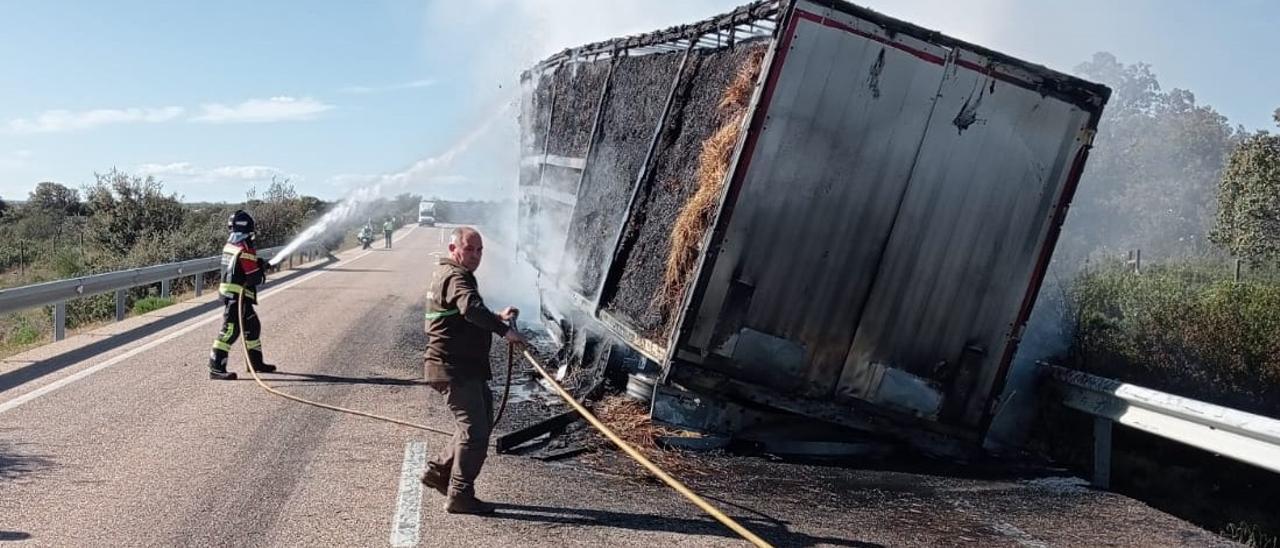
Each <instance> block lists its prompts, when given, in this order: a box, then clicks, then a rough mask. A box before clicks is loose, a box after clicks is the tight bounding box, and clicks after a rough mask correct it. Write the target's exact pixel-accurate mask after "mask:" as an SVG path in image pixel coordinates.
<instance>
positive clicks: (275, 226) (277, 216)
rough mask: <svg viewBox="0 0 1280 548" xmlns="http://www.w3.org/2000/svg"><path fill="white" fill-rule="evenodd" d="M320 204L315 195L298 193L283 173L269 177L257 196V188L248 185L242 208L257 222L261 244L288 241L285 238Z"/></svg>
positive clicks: (269, 245) (309, 216)
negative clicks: (267, 182) (260, 194)
mask: <svg viewBox="0 0 1280 548" xmlns="http://www.w3.org/2000/svg"><path fill="white" fill-rule="evenodd" d="M322 207H324V202H322V201H320V199H319V198H315V197H312V196H299V195H298V192H297V190H295V189H294V188H293V182H291V181H290V180H289V179H288V178H287V177H272V178H271V184H269V185H267V190H266V192H264V193H263V194H262V197H261V198H259V197H258V191H257V189H251V190H250V191H249V193H248V196H247V200H246V201H245V208H246V209H248V210H249V212H250V214H252V215H253V219H254V221H255V222H256V223H257V240H258V245H259V246H261V247H271V246H277V245H284V244H286V243H288V240H289V238H291V237H293V236H294V235H295V234H297V232H298V231H299V230H301V229H302V228H303V225H304V224H306V222H307V221H308V220H310V219H312V218H314V217H315V216H316V215H317V214H318V213H319V211H320V209H321V208H322Z"/></svg>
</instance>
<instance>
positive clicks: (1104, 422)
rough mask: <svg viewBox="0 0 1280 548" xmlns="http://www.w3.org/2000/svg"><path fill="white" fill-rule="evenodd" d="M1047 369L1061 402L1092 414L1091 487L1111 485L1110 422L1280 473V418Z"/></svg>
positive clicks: (1084, 374) (1077, 373)
mask: <svg viewBox="0 0 1280 548" xmlns="http://www.w3.org/2000/svg"><path fill="white" fill-rule="evenodd" d="M1047 368H1048V371H1047V373H1048V376H1049V379H1050V381H1051V382H1052V383H1053V385H1054V386H1055V387H1056V388H1057V389H1058V390H1059V391H1060V393H1061V397H1062V403H1063V404H1064V405H1066V406H1067V407H1069V408H1071V409H1075V410H1077V411H1082V412H1085V413H1088V414H1090V415H1093V417H1094V426H1093V434H1094V446H1093V449H1094V451H1093V484H1094V485H1097V486H1099V487H1107V486H1108V485H1109V484H1110V480H1111V426H1112V424H1113V423H1120V424H1123V425H1125V426H1128V427H1130V428H1135V429H1138V430H1141V431H1143V432H1147V433H1150V434H1155V435H1157V436H1160V437H1163V438H1166V439H1170V440H1173V441H1177V442H1180V443H1183V444H1186V445H1190V446H1192V447H1196V448H1199V449H1203V450H1205V451H1209V452H1212V453H1216V454H1219V455H1222V456H1224V457H1228V458H1231V459H1235V460H1238V461H1241V462H1246V463H1249V464H1252V465H1255V466H1259V467H1261V468H1264V469H1267V470H1270V471H1272V472H1280V420H1276V419H1272V418H1269V417H1264V416H1261V415H1254V414H1252V413H1245V412H1244V411H1238V410H1235V409H1231V408H1229V407H1222V406H1220V405H1213V404H1210V403H1204V402H1201V401H1197V400H1193V399H1190V398H1184V397H1181V396H1175V395H1173V394H1168V393H1165V392H1160V391H1158V390H1152V389H1149V388H1143V387H1141V386H1135V385H1132V384H1127V383H1123V382H1119V381H1116V380H1112V379H1107V378H1103V377H1098V376H1095V375H1090V374H1088V373H1083V372H1080V371H1075V370H1072V369H1067V368H1065V367H1058V366H1047Z"/></svg>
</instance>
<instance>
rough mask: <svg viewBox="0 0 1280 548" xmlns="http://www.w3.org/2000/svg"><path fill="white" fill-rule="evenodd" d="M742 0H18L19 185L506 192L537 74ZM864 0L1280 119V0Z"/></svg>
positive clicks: (8, 27)
mask: <svg viewBox="0 0 1280 548" xmlns="http://www.w3.org/2000/svg"><path fill="white" fill-rule="evenodd" d="M739 3H740V2H737V1H731V0H729V1H726V0H684V1H681V0H648V1H640V0H625V1H618V2H605V1H592V0H561V1H557V0H509V1H502V0H473V1H471V2H436V1H430V2H418V1H409V0H370V1H362V2H314V1H311V2H303V1H272V2H248V1H235V0H232V1H222V2H196V1H174V2H141V1H136V0H122V1H112V2H96V1H92V2H91V1H87V0H86V1H78V2H70V1H58V0H48V1H44V2H37V1H34V0H31V1H17V0H5V1H0V28H2V29H3V31H4V32H3V36H4V38H3V40H4V42H5V47H4V48H0V75H2V76H0V78H2V80H0V197H3V198H6V199H24V198H25V195H26V193H27V192H29V191H30V189H31V188H32V187H34V185H35V183H37V182H40V181H46V180H51V181H57V182H60V183H63V184H67V185H70V186H73V187H79V186H81V185H84V184H87V183H90V182H92V180H93V173H94V172H95V171H99V172H101V171H105V170H108V169H111V168H112V167H117V168H119V169H122V170H125V171H130V172H134V173H144V174H147V173H149V174H154V175H156V176H157V177H158V178H160V179H161V180H163V181H164V182H165V187H166V189H168V190H171V191H174V192H177V193H179V194H181V195H183V196H184V197H185V198H186V199H188V200H239V199H242V198H243V196H244V193H245V190H246V189H248V188H249V187H251V186H254V185H257V186H259V187H262V186H264V185H265V182H267V181H269V180H270V177H271V175H273V174H274V175H281V176H288V177H290V178H291V179H292V180H293V181H294V182H295V185H296V187H297V188H298V190H299V191H301V192H304V193H307V194H312V195H316V196H320V197H323V198H327V199H333V198H340V197H342V196H343V195H344V194H345V193H346V192H349V191H351V190H352V189H353V188H356V187H360V186H362V185H367V184H371V183H376V182H381V183H383V184H384V187H385V189H386V190H387V191H388V192H391V193H395V192H403V191H411V192H418V193H423V194H436V195H441V196H444V197H451V198H458V197H465V196H480V197H488V196H492V195H494V193H495V192H500V190H499V189H500V188H502V187H503V186H504V185H505V184H507V183H509V181H510V180H511V178H513V177H514V175H515V152H516V151H515V148H516V142H515V132H514V129H513V126H514V118H515V115H516V113H515V110H514V108H513V106H512V103H513V99H514V94H513V91H514V90H513V87H514V85H515V83H516V78H517V75H518V73H519V71H520V70H521V69H523V68H525V67H527V66H528V65H529V64H531V63H533V62H535V61H536V60H537V59H539V58H541V57H543V56H545V55H547V54H550V53H552V52H554V51H558V50H560V49H563V48H564V47H568V46H572V45H577V44H580V43H582V42H585V41H590V40H596V39H602V38H606V37H609V36H613V35H618V34H626V33H635V32H642V31H647V30H652V29H654V28H659V27H663V26H668V25H672V24H677V23H681V22H686V21H690V20H694V19H698V18H702V17H705V16H709V15H712V14H714V13H718V12H721V11H725V10H727V9H730V8H732V7H733V6H735V5H737V4H739ZM863 4H864V5H867V6H868V7H871V8H874V9H877V10H879V11H882V12H885V13H888V14H890V15H893V16H897V17H900V18H904V19H907V20H909V21H912V22H915V23H917V24H920V25H923V26H926V27H930V28H935V29H938V30H941V31H943V32H946V33H948V34H952V35H955V36H958V37H960V38H963V39H966V40H970V41H973V42H977V43H979V44H982V45H985V46H988V47H991V48H993V49H997V50H1000V51H1003V52H1006V53H1009V54H1012V55H1015V56H1018V57H1021V58H1024V59H1027V60H1029V61H1033V62H1037V63H1041V64H1044V65H1048V66H1050V67H1052V68H1056V69H1059V70H1064V71H1069V70H1070V69H1071V68H1072V67H1073V66H1075V65H1076V64H1078V63H1080V62H1082V61H1084V60H1087V59H1088V58H1089V57H1090V56H1091V55H1092V54H1093V53H1094V52H1095V51H1100V50H1106V51H1111V52H1112V53H1114V54H1116V55H1117V56H1118V57H1119V58H1120V59H1121V61H1124V62H1135V61H1145V62H1148V63H1150V64H1152V65H1153V66H1154V69H1155V71H1156V73H1157V74H1158V75H1159V77H1160V80H1161V82H1162V84H1163V85H1164V86H1165V87H1166V88H1172V87H1181V88H1187V89H1190V90H1192V91H1194V92H1195V94H1196V96H1197V97H1198V99H1199V100H1200V101H1201V102H1202V103H1207V104H1211V105H1213V106H1214V107H1216V108H1217V109H1218V110H1219V111H1221V112H1222V113H1223V114H1225V115H1227V116H1228V117H1229V118H1230V119H1231V121H1232V122H1233V123H1239V124H1244V125H1245V126H1246V127H1248V128H1250V129H1263V128H1273V129H1274V126H1273V124H1272V123H1271V121H1270V120H1271V118H1270V116H1271V112H1272V111H1273V110H1274V109H1275V108H1276V107H1280V58H1277V57H1276V56H1275V55H1274V53H1273V52H1274V51H1276V48H1275V45H1274V40H1275V38H1274V29H1276V28H1280V2H1274V1H1269V0H1234V1H1224V2H1219V3H1213V4H1211V3H1209V2H1201V1H1194V0H1163V1H1158V0H1129V1H1124V2H1103V1H1101V0H1081V1H1076V2H1049V1H1027V0H1022V1H1014V0H975V1H971V2H966V3H961V2H947V1H942V0H937V1H934V0H869V1H866V2H863ZM962 4H963V5H962ZM477 128H480V129H477ZM469 135H470V136H471V138H467V137H468V136H469ZM460 142H461V143H463V144H464V145H466V146H465V147H463V146H460V145H459V143H460ZM451 150H452V153H450V154H446V155H445V157H440V155H441V154H442V153H446V152H447V151H451Z"/></svg>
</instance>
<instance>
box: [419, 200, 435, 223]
mask: <svg viewBox="0 0 1280 548" xmlns="http://www.w3.org/2000/svg"><path fill="white" fill-rule="evenodd" d="M418 226H436V203H435V202H429V201H427V200H423V201H421V202H418Z"/></svg>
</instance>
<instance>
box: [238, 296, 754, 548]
mask: <svg viewBox="0 0 1280 548" xmlns="http://www.w3.org/2000/svg"><path fill="white" fill-rule="evenodd" d="M236 307H237V309H238V310H237V314H236V315H237V316H238V317H239V319H240V329H241V331H242V333H243V330H244V295H241V296H240V299H239V301H238V302H237V305H236ZM510 345H511V343H508V356H509V357H510V355H511V350H512V348H511V346H510ZM240 347H241V348H242V349H243V350H244V359H245V363H246V364H248V369H249V374H250V375H252V376H253V380H254V382H256V383H258V386H261V387H262V389H263V390H266V391H267V392H268V393H271V394H274V395H276V396H280V397H282V398H284V399H287V400H292V401H295V402H298V403H301V404H305V405H310V406H313V407H319V408H321V409H328V410H330V411H337V412H339V413H348V414H351V415H356V416H360V417H367V418H370V419H374V420H380V421H384V422H389V423H392V424H398V425H401V426H407V427H409V428H416V429H418V430H425V431H427V432H433V433H436V434H441V435H445V436H452V435H453V432H446V431H444V430H441V429H439V428H432V427H430V426H427V425H425V424H418V423H413V422H408V421H403V420H400V419H394V418H391V417H384V416H382V415H376V414H373V413H366V412H364V411H358V410H355V409H348V408H346V407H338V406H336V405H329V404H325V403H319V402H314V401H311V400H308V399H305V398H300V397H298V396H294V395H292V394H286V393H284V392H281V391H279V390H276V389H275V388H272V387H271V385H269V384H267V383H265V382H263V381H262V378H261V377H259V376H258V372H257V371H256V370H254V368H253V359H251V358H250V356H249V347H248V345H245V344H244V343H243V335H242V341H241V345H240ZM521 355H522V356H524V359H526V360H529V364H530V365H532V366H533V368H534V369H535V370H537V372H538V374H540V375H542V378H544V379H546V380H547V383H548V384H550V385H551V388H553V389H554V390H555V392H556V394H558V395H559V396H560V397H561V398H563V399H564V401H565V402H567V403H568V404H569V405H571V406H573V409H574V410H575V411H577V412H578V414H580V415H582V417H583V418H585V419H587V422H589V423H591V426H594V427H595V428H596V430H599V431H600V433H601V434H604V436H605V437H606V438H609V441H611V442H613V443H614V445H617V446H618V448H619V449H622V451H623V452H625V453H626V454H627V455H628V456H630V457H631V458H632V459H635V461H636V462H638V463H640V465H641V466H643V467H644V468H645V469H646V470H648V471H649V472H650V473H652V474H653V475H654V476H657V478H658V479H660V480H662V482H663V483H666V484H667V485H668V486H669V487H671V488H672V489H675V490H676V492H677V493H680V494H681V495H683V496H684V497H685V498H686V499H689V502H692V503H693V504H694V505H695V506H697V507H698V508H700V509H702V511H703V512H706V513H707V515H710V516H711V517H713V518H715V520H716V521H719V522H720V523H722V524H724V526H725V527H728V528H729V529H731V530H733V532H735V533H737V534H738V535H740V536H742V538H743V539H746V540H747V541H748V542H750V543H752V544H754V545H756V546H761V547H765V546H770V547H771V546H772V545H771V544H769V543H768V542H766V541H765V540H764V539H762V538H760V537H758V536H756V534H755V533H752V532H751V531H750V530H749V529H747V528H746V527H743V526H742V524H740V523H738V522H737V521H736V520H734V519H733V518H731V517H729V516H728V515H726V514H725V513H724V512H721V511H720V509H719V508H716V507H715V506H713V505H712V504H711V503H709V502H707V501H706V500H705V499H703V498H702V497H700V496H698V494H697V493H695V492H693V490H692V489H689V488H688V487H687V486H685V484H683V483H681V482H680V480H678V479H675V478H673V477H671V475H670V474H667V473H666V472H665V471H663V470H662V469H661V468H659V467H658V465H656V464H654V463H653V461H651V460H649V459H648V458H646V457H645V456H644V455H642V454H641V453H640V452H639V451H636V449H635V448H634V447H632V446H631V444H629V443H627V442H625V441H623V440H622V438H620V437H618V435H617V434H615V433H613V431H612V430H610V429H609V427H607V426H605V425H604V423H602V422H600V419H597V418H596V417H595V415H592V414H591V412H590V411H588V410H587V408H586V407H583V406H582V404H580V403H578V402H577V400H575V399H574V398H573V396H572V395H570V394H569V392H567V391H565V389H564V388H563V387H561V386H560V383H558V382H556V380H555V378H554V377H552V376H551V374H550V373H547V370H546V369H545V368H543V367H542V364H541V362H539V361H538V359H537V358H536V357H534V355H533V354H531V353H530V352H529V350H528V349H525V350H524V351H523V352H522V353H521ZM510 365H511V364H510V363H509V364H508V376H507V384H508V386H509V385H510V383H511V376H510ZM504 399H505V397H504ZM503 403H504V407H505V403H506V402H505V401H504V402H503ZM499 418H500V417H499ZM495 422H496V421H495Z"/></svg>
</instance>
